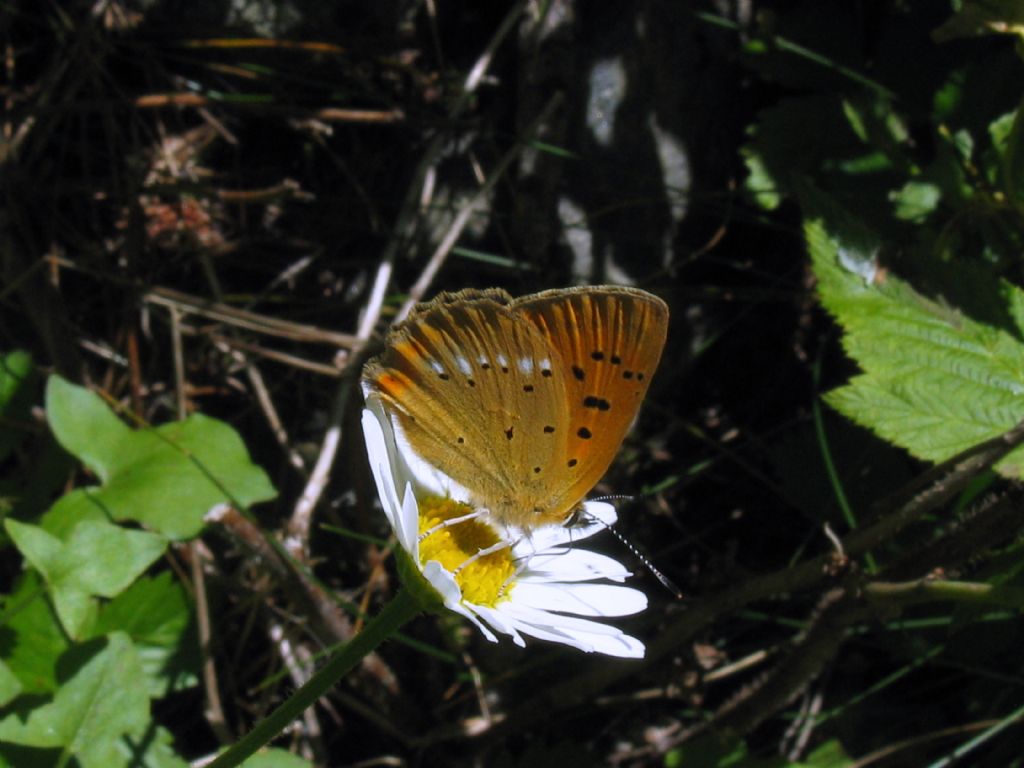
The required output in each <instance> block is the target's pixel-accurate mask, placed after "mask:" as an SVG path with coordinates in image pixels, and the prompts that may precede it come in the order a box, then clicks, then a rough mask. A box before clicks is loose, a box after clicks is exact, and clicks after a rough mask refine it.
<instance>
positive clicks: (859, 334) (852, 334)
mask: <svg viewBox="0 0 1024 768" xmlns="http://www.w3.org/2000/svg"><path fill="white" fill-rule="evenodd" d="M819 202H820V199H819ZM817 213H818V215H816V216H813V215H812V216H811V217H809V218H808V220H807V222H806V224H805V234H806V237H807V243H808V246H809V248H810V251H811V257H812V261H813V264H814V270H815V273H816V275H817V277H818V285H819V295H820V298H821V302H822V304H823V305H824V307H825V308H826V309H827V310H828V311H829V312H830V313H831V314H832V315H833V316H834V317H835V318H836V320H837V321H838V322H839V324H840V325H841V326H842V327H843V329H844V331H845V334H844V336H843V347H844V348H845V350H846V351H847V353H848V354H849V355H850V357H852V358H853V359H854V360H855V361H857V363H858V364H859V365H860V366H861V368H862V370H863V374H861V375H859V376H856V377H854V378H853V379H852V380H851V381H850V382H849V383H848V384H847V385H846V386H844V387H841V388H839V389H837V390H835V391H833V392H831V393H829V395H828V396H827V401H828V402H829V404H831V405H832V406H833V407H835V408H836V409H837V410H839V411H840V412H841V413H843V414H844V415H845V416H847V417H848V418H850V419H851V420H853V421H855V422H856V423H858V424H861V425H862V426H865V427H867V428H868V429H870V430H872V431H874V432H875V433H876V434H878V435H879V436H881V437H883V438H885V439H886V440H888V441H890V442H892V443H893V444H895V445H898V446H901V447H903V448H906V449H907V450H909V451H910V452H911V453H912V454H914V455H915V456H918V457H920V458H923V459H928V460H931V461H942V460H944V459H947V458H949V457H950V456H953V455H955V454H956V453H959V452H960V451H963V450H965V449H967V448H969V447H971V446H972V445H975V444H977V443H979V442H981V441H983V440H986V439H988V438H991V437H995V436H997V435H999V434H1002V433H1003V432H1005V431H1006V430H1008V429H1010V428H1011V427H1012V426H1014V425H1015V424H1016V423H1018V422H1019V421H1020V420H1021V418H1024V397H1022V395H1024V343H1022V342H1021V339H1020V337H1018V336H1016V335H1014V334H1012V333H1010V332H1008V331H1007V330H1005V329H1004V328H999V327H995V326H992V325H988V324H985V323H981V322H978V321H976V320H974V319H972V318H971V317H969V316H968V315H966V314H965V313H964V312H962V311H960V310H959V309H958V308H957V307H954V306H950V305H948V304H945V303H942V302H938V301H935V300H934V299H930V298H928V297H926V296H923V295H921V294H919V293H917V292H916V291H915V290H914V289H913V288H912V287H911V286H910V285H908V284H906V283H904V282H903V281H902V280H900V279H899V278H896V277H895V276H892V275H884V276H876V278H875V279H873V280H872V281H867V280H864V279H863V278H862V276H860V275H859V274H857V273H855V272H853V271H851V270H849V269H847V268H846V267H845V266H844V262H843V259H842V257H841V255H842V252H843V248H844V242H845V240H847V239H852V240H854V241H856V240H858V239H859V238H860V237H861V235H858V234H856V233H857V229H856V226H854V227H853V228H852V229H851V230H850V232H851V233H853V234H850V235H847V234H846V233H847V230H846V224H847V223H848V221H849V220H848V218H847V215H846V214H845V213H837V212H836V211H835V210H830V209H829V203H827V202H826V203H824V204H823V205H819V208H818V210H817ZM997 293H998V292H997ZM1000 299H1002V300H1004V301H1006V302H1007V304H1008V306H1007V307H1006V314H1008V315H1009V316H1010V317H1013V318H1015V320H1016V322H1017V323H1018V324H1019V323H1020V313H1021V309H1020V308H1021V306H1022V304H1024V297H1022V296H1021V295H1020V291H1019V290H1018V289H1016V288H1014V287H1013V286H1011V285H1009V284H1004V285H1003V286H1002V295H995V296H992V297H991V300H992V301H999V300H1000ZM1022 462H1024V452H1022V451H1016V452H1015V453H1013V454H1011V455H1010V456H1009V457H1007V458H1006V459H1005V460H1004V461H1003V462H1002V463H1001V464H1000V465H999V470H1000V471H1001V472H1002V473H1004V474H1010V475H1013V476H1019V475H1020V473H1021V466H1022Z"/></svg>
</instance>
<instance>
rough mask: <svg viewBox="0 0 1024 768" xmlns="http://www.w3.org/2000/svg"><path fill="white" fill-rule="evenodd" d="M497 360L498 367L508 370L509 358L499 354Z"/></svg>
mask: <svg viewBox="0 0 1024 768" xmlns="http://www.w3.org/2000/svg"><path fill="white" fill-rule="evenodd" d="M497 359H498V365H500V366H501V367H502V368H508V358H507V357H505V356H504V355H501V354H499V355H498V358H497Z"/></svg>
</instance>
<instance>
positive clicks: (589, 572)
mask: <svg viewBox="0 0 1024 768" xmlns="http://www.w3.org/2000/svg"><path fill="white" fill-rule="evenodd" d="M363 434H364V436H365V439H366V449H367V453H368V454H369V458H370V467H371V469H372V470H373V477H374V480H375V481H376V483H377V493H378V494H379V495H380V500H381V504H382V506H383V507H384V513H385V514H386V515H387V518H388V521H389V522H390V523H391V527H392V528H393V529H394V531H395V535H396V537H397V538H398V542H399V544H400V545H401V550H402V551H401V552H399V553H398V562H399V566H400V570H401V571H403V573H402V576H403V578H404V580H405V583H406V586H407V587H408V588H409V589H412V590H414V591H416V592H417V594H418V596H419V597H420V598H421V600H424V601H425V602H427V603H434V604H437V603H439V602H440V603H443V604H444V606H445V607H447V608H449V609H450V610H453V611H455V612H456V613H458V614H460V615H462V616H465V617H466V618H467V619H469V620H470V621H472V622H473V623H474V624H475V625H476V626H477V627H478V628H479V630H480V631H481V632H482V633H483V635H484V637H486V638H487V639H488V640H490V641H492V642H497V637H496V635H495V633H500V634H505V635H510V636H511V637H512V639H513V641H515V643H516V644H517V645H520V646H522V645H525V641H524V640H523V635H529V636H531V637H536V638H540V639H543V640H550V641H552V642H556V643H563V644H565V645H570V646H572V647H574V648H579V649H580V650H582V651H587V652H596V653H604V654H607V655H609V656H620V657H624V658H642V657H643V655H644V645H643V643H641V642H640V641H639V640H637V639H636V638H635V637H631V636H629V635H627V634H625V633H623V632H622V630H620V629H618V628H617V627H614V626H610V625H608V624H602V623H600V622H597V621H591V620H590V618H591V617H595V618H607V617H612V616H627V615H629V614H633V613H637V612H639V611H642V610H643V609H644V608H646V607H647V596H646V595H644V593H643V592H640V591H639V590H636V589H631V588H629V587H622V586H616V585H614V584H608V583H594V582H595V581H597V580H599V579H601V580H607V581H612V582H622V581H624V580H625V578H626V577H627V576H629V575H630V574H629V572H628V571H627V570H626V569H625V568H624V567H623V566H622V564H621V563H619V562H618V561H616V560H614V559H612V558H610V557H607V556H605V555H600V554H597V553H596V552H590V551H588V550H585V549H582V548H580V547H579V546H578V545H577V542H579V541H580V540H581V539H585V538H587V537H588V536H592V535H593V534H595V533H597V532H599V531H600V530H602V529H603V528H604V527H605V526H607V525H612V524H613V523H614V522H615V520H616V514H615V510H614V508H613V507H612V506H611V505H610V504H605V503H600V502H586V503H585V504H584V509H585V511H586V515H584V516H583V519H584V520H585V521H590V522H586V523H584V524H582V525H577V526H573V527H571V528H567V527H565V526H558V525H554V526H546V527H543V528H540V529H537V530H535V531H533V532H532V533H531V534H530V535H529V536H518V535H517V534H514V533H511V532H508V531H505V530H503V529H502V528H500V527H499V526H498V525H497V524H495V523H493V522H492V521H491V520H490V519H489V518H488V517H487V516H486V514H482V513H480V512H479V511H475V510H474V509H473V507H472V506H470V505H469V504H467V503H465V502H464V501H460V499H468V495H467V494H466V493H465V489H463V488H461V487H460V486H458V485H456V484H455V483H454V481H452V480H451V479H450V478H448V477H447V476H446V475H444V474H443V473H441V472H440V471H438V470H437V469H436V468H434V467H431V466H430V465H428V464H426V463H425V462H424V461H423V460H422V459H420V458H419V457H418V456H417V455H416V454H415V452H413V451H412V449H411V448H410V446H409V444H408V442H407V441H406V440H405V439H404V438H403V437H402V435H401V430H400V427H399V426H398V425H397V422H394V421H393V420H392V419H390V418H388V416H387V415H386V413H385V410H384V408H383V406H382V405H381V403H380V401H379V400H378V399H377V398H376V397H374V396H373V395H372V394H371V395H368V397H367V409H366V410H364V411H363ZM458 518H467V519H465V520H461V521H458V522H457V521H456V519H458ZM509 541H513V542H514V543H513V544H512V545H511V546H509V545H508V544H507V542H509ZM417 585H419V586H417ZM581 617H587V618H581Z"/></svg>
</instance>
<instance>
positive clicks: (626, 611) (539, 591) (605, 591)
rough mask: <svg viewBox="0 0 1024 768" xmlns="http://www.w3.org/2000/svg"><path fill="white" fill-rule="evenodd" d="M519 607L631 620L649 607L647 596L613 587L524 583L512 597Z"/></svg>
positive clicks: (607, 585)
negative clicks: (629, 617)
mask: <svg viewBox="0 0 1024 768" xmlns="http://www.w3.org/2000/svg"><path fill="white" fill-rule="evenodd" d="M512 600H513V601H514V602H515V603H516V604H517V605H523V606H528V607H531V608H537V609H540V610H544V611H559V612H562V613H574V614H577V615H579V616H629V615H630V614H633V613H639V612H640V611H642V610H644V609H645V608H646V607H647V595H645V594H644V593H643V592H641V591H640V590H637V589H630V588H629V587H616V586H612V585H611V584H573V585H571V586H570V585H566V584H531V583H529V582H522V581H520V582H519V583H518V584H516V586H515V591H514V592H513V593H512Z"/></svg>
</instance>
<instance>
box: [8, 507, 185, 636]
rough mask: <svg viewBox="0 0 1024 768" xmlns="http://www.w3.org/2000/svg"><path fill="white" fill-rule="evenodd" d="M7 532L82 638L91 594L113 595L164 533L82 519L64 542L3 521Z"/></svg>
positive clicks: (157, 549)
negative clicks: (129, 528) (37, 572)
mask: <svg viewBox="0 0 1024 768" xmlns="http://www.w3.org/2000/svg"><path fill="white" fill-rule="evenodd" d="M4 525H5V526H6V528H7V533H8V534H9V535H10V537H11V539H13V541H14V543H15V546H17V547H18V550H19V551H20V552H21V553H22V554H23V555H24V556H25V559H26V560H28V561H29V563H31V564H32V566H33V567H34V568H35V569H36V570H38V571H39V572H40V573H41V574H42V575H43V578H44V579H45V580H46V586H47V589H48V590H49V592H50V595H51V596H52V598H53V603H54V607H55V608H56V610H57V615H58V616H59V617H60V620H61V623H62V624H63V625H64V628H65V630H67V633H68V634H69V635H71V636H72V637H76V638H77V637H82V636H83V634H84V632H85V630H86V627H87V626H88V624H89V623H90V621H91V620H92V619H93V618H94V616H95V613H94V612H95V606H94V604H93V601H92V597H93V596H97V595H98V596H100V597H114V596H115V595H117V594H118V593H120V592H121V591H122V590H124V589H125V588H126V587H128V585H129V584H131V583H132V582H133V581H134V580H135V579H136V578H137V577H138V576H139V575H141V574H142V572H143V571H145V570H146V569H147V568H148V567H149V566H150V565H151V564H152V563H153V561H154V560H156V559H157V558H158V557H160V555H162V554H163V551H164V547H165V546H166V542H165V540H164V539H163V537H162V536H158V535H157V534H153V533H147V532H146V531H131V530H126V529H124V528H121V527H119V526H116V525H113V524H111V523H108V522H104V521H99V520H83V521H82V522H81V523H79V524H78V525H77V526H75V528H74V529H73V530H72V531H71V535H70V536H69V538H68V539H67V541H63V540H61V539H60V538H58V537H56V536H54V535H53V534H51V533H49V532H47V531H45V530H44V529H42V528H40V527H38V526H35V525H29V524H27V523H21V522H18V521H17V520H5V521H4Z"/></svg>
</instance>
